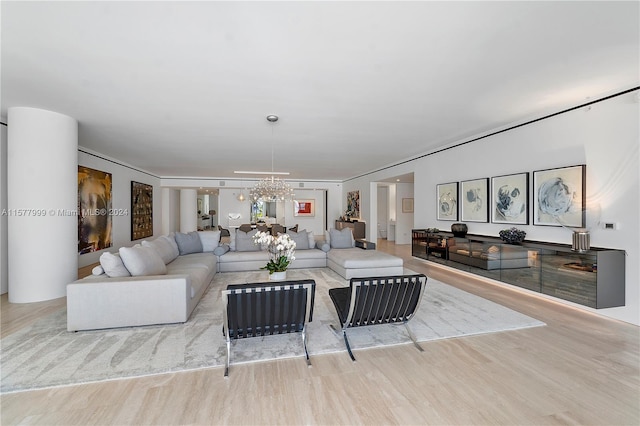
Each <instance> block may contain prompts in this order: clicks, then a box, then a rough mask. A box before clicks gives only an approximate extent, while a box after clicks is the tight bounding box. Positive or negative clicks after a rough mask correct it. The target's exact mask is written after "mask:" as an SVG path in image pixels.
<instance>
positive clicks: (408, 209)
mask: <svg viewBox="0 0 640 426" xmlns="http://www.w3.org/2000/svg"><path fill="white" fill-rule="evenodd" d="M402 213H413V198H403V199H402Z"/></svg>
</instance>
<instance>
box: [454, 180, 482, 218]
mask: <svg viewBox="0 0 640 426" xmlns="http://www.w3.org/2000/svg"><path fill="white" fill-rule="evenodd" d="M488 201H489V178H482V179H475V180H466V181H463V182H461V184H460V216H461V220H462V221H463V222H488V221H489V203H488Z"/></svg>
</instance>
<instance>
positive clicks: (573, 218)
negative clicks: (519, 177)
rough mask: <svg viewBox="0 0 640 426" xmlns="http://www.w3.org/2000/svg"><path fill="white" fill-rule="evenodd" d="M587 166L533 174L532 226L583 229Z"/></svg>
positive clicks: (541, 171) (540, 171)
mask: <svg viewBox="0 0 640 426" xmlns="http://www.w3.org/2000/svg"><path fill="white" fill-rule="evenodd" d="M585 174H586V166H585V165H578V166H570V167H561V168H557V169H548V170H539V171H535V172H533V188H534V191H533V205H534V213H533V224H534V225H548V226H571V227H578V228H584V226H585V196H586V195H585V193H586V188H585V184H586V182H585V181H586V179H585Z"/></svg>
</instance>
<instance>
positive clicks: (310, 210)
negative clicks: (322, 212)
mask: <svg viewBox="0 0 640 426" xmlns="http://www.w3.org/2000/svg"><path fill="white" fill-rule="evenodd" d="M293 215H294V216H298V217H305V216H308V217H311V216H315V215H316V207H315V200H293Z"/></svg>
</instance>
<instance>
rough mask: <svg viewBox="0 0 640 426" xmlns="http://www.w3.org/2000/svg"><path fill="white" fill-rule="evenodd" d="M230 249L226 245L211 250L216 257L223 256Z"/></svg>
mask: <svg viewBox="0 0 640 426" xmlns="http://www.w3.org/2000/svg"><path fill="white" fill-rule="evenodd" d="M230 249H231V247H229V246H228V245H227V244H221V245H219V246H218V247H216V248H214V249H213V254H215V255H216V256H222V255H223V254H225V253H226V252H228V251H229V250H230Z"/></svg>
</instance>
